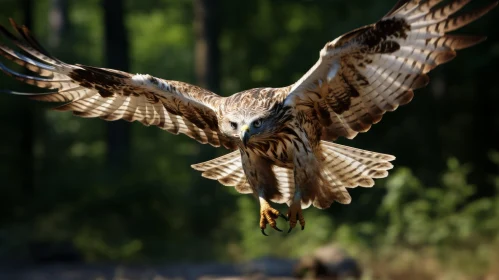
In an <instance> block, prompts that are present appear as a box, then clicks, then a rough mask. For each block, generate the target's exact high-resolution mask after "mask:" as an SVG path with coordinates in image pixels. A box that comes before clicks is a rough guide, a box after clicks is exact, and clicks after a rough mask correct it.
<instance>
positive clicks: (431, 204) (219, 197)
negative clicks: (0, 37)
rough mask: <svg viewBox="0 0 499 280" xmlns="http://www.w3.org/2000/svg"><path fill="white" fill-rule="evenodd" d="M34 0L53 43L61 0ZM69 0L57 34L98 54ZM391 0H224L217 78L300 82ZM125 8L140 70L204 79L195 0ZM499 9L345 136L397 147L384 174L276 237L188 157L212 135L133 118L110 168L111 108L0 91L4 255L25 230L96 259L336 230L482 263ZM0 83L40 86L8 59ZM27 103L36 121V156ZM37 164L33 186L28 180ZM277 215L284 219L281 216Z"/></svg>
mask: <svg viewBox="0 0 499 280" xmlns="http://www.w3.org/2000/svg"><path fill="white" fill-rule="evenodd" d="M4 2H5V3H4ZM4 2H2V9H0V22H1V23H2V24H4V25H7V21H6V18H7V17H14V18H15V19H16V20H17V21H19V22H22V21H23V18H22V14H23V10H22V8H23V7H21V5H20V4H19V3H20V1H15V0H5V1H4ZM35 2H36V3H35V9H34V11H35V14H34V28H33V29H34V31H35V33H36V34H37V35H38V37H39V38H40V41H41V42H42V43H43V44H44V45H47V38H48V35H49V34H50V32H51V31H50V30H49V25H48V24H47V23H48V20H49V17H48V15H49V14H50V9H51V6H50V5H51V1H48V0H43V1H38V0H37V1H35ZM69 2H70V3H71V5H70V9H69V18H70V22H69V26H68V29H69V32H68V33H67V35H66V36H64V38H62V43H61V45H60V46H58V47H50V49H49V50H50V51H51V52H52V53H54V54H55V55H57V56H58V57H60V58H61V59H62V60H63V61H67V62H68V63H82V64H88V65H95V66H104V65H103V61H104V59H103V58H104V55H105V54H104V53H103V49H104V47H103V36H104V34H103V32H104V28H103V26H102V15H103V13H102V10H101V7H100V1H98V0H85V1H83V0H82V1H69ZM393 2H395V1H392V0H385V1H367V0H355V1H291V0H290V1H264V0H258V1H229V0H220V1H219V11H218V12H219V17H218V23H219V24H220V38H219V47H220V50H221V59H220V67H221V69H220V71H221V77H222V78H221V81H220V83H221V94H222V95H229V94H232V93H234V92H237V91H240V90H243V89H247V88H252V87H261V86H274V87H278V86H284V85H289V84H291V83H293V82H294V81H296V80H297V79H298V78H299V77H300V76H301V75H302V74H303V73H305V72H306V71H307V70H308V68H309V67H310V66H312V65H313V63H315V61H316V60H317V58H318V52H319V50H320V49H321V48H322V46H323V45H324V44H325V43H326V42H327V41H328V40H332V39H334V38H335V37H336V36H337V35H340V34H342V33H344V32H347V31H349V30H351V29H353V28H356V27H359V26H361V25H364V24H368V23H370V22H372V21H374V20H376V19H378V18H379V17H380V16H381V15H383V14H384V13H385V12H386V11H387V10H388V9H389V8H390V6H391V5H392V4H393ZM478 2H479V1H478ZM478 4H480V3H478ZM471 5H472V6H473V5H474V3H472V4H471ZM478 6H479V5H478ZM475 7H476V6H475ZM126 12H127V13H126V26H127V30H128V35H129V37H130V47H131V49H130V51H131V53H130V60H131V61H130V62H131V64H130V65H131V72H134V73H135V72H139V73H149V74H153V75H156V76H159V77H164V78H166V79H172V80H182V81H186V82H190V83H195V78H194V52H193V50H194V43H195V38H194V32H193V23H192V22H193V17H194V15H193V14H194V13H193V3H192V1H177V0H141V1H127V9H126ZM498 20H499V18H498V17H494V16H493V15H492V16H488V17H485V18H483V19H481V20H480V21H477V22H476V23H474V24H473V25H472V26H471V27H469V28H467V29H466V31H465V32H464V33H470V34H474V33H477V34H484V33H488V35H489V40H488V41H487V42H486V43H483V44H481V45H479V46H476V47H474V48H471V49H469V50H465V51H462V52H460V53H459V56H458V58H457V59H455V60H454V61H452V62H451V65H452V66H442V67H440V68H438V69H436V70H435V71H433V72H432V73H431V74H430V76H431V77H432V83H431V84H430V86H429V87H428V88H426V89H424V90H419V91H418V93H417V94H416V95H417V96H416V97H415V98H414V101H413V102H412V103H411V105H409V106H406V107H404V108H400V109H399V110H397V112H396V113H390V114H387V115H386V116H385V117H384V118H383V121H382V122H381V124H378V125H376V126H373V128H372V129H371V130H370V131H369V133H367V134H362V135H359V136H358V137H357V138H356V139H355V140H354V141H348V142H347V140H345V139H340V140H339V141H340V142H342V143H344V144H348V145H351V146H354V147H359V148H362V149H369V150H374V151H380V152H385V153H390V154H394V155H396V156H397V161H396V162H395V165H396V169H395V170H393V171H392V172H390V176H389V178H388V179H386V180H377V181H376V186H375V187H374V188H372V189H361V188H359V189H354V190H350V191H351V193H352V197H353V202H352V204H350V205H338V204H334V205H333V206H332V207H331V208H330V209H328V210H317V209H307V210H306V211H304V215H305V218H306V221H307V226H306V229H305V231H300V230H299V229H298V228H297V229H295V230H294V231H293V232H292V233H291V234H286V233H278V232H275V231H273V230H272V229H270V228H268V229H267V232H268V233H269V234H270V237H268V238H264V237H263V236H262V235H261V234H260V232H259V228H258V220H257V219H258V202H257V201H256V200H255V199H253V198H252V197H251V196H249V195H241V194H237V193H236V191H234V190H233V189H230V188H226V187H223V186H220V185H217V186H213V185H212V184H209V183H208V182H207V181H206V180H198V179H196V178H199V173H198V172H196V171H193V170H192V169H190V167H189V165H190V164H192V163H196V162H199V161H203V160H207V158H203V157H202V153H201V152H200V151H201V149H211V148H210V147H206V146H204V147H201V145H199V144H198V143H195V142H194V141H192V140H191V139H189V138H188V137H186V136H173V135H171V134H168V133H166V132H164V131H161V130H159V129H157V128H153V127H144V126H142V125H140V124H137V123H132V124H129V125H130V126H131V128H132V133H131V142H132V147H131V151H130V156H131V158H132V159H133V160H132V164H131V167H130V169H129V170H125V171H120V172H118V173H117V174H118V175H116V173H114V172H111V170H109V168H108V166H107V165H106V158H105V154H106V151H107V145H106V124H105V123H104V122H103V121H101V120H98V119H80V118H76V117H73V116H71V114H61V113H59V112H52V111H49V110H46V108H48V106H47V105H42V104H40V103H37V104H36V105H35V104H34V103H32V102H31V101H28V100H25V99H22V98H16V97H13V96H6V95H3V94H2V95H0V112H1V114H2V115H1V118H0V120H1V121H2V137H0V177H1V178H2V180H1V183H0V213H1V214H0V258H2V257H3V258H9V259H10V258H29V254H30V253H29V246H30V244H32V243H33V242H40V241H43V242H45V241H46V242H54V243H57V242H71V243H72V244H74V246H75V247H76V248H77V249H78V250H79V252H80V253H81V254H82V255H83V257H84V259H85V260H87V261H103V260H113V261H134V262H150V261H159V260H164V259H169V260H207V259H219V260H234V259H236V260H247V259H251V258H255V257H260V256H268V255H274V256H282V257H288V256H291V257H299V256H302V255H304V254H307V253H310V252H311V250H313V249H314V248H316V247H319V246H321V245H323V244H326V243H330V242H337V243H340V244H341V245H342V246H344V247H346V248H347V249H348V250H349V251H350V252H351V253H352V254H354V255H356V256H358V257H359V258H361V259H362V258H363V256H365V255H369V254H368V253H367V252H371V254H372V255H374V256H375V257H379V258H382V257H383V256H386V255H388V256H390V257H393V258H396V256H397V254H398V253H399V252H401V250H406V251H404V252H409V253H407V255H411V256H415V257H418V256H425V254H426V252H428V251H430V252H431V254H433V255H435V256H437V257H438V258H439V259H443V260H445V261H447V262H448V263H449V265H454V266H455V267H463V268H466V269H467V270H468V271H473V269H475V268H472V266H474V267H479V268H482V269H483V268H484V267H486V266H487V265H488V264H489V263H490V262H491V261H492V260H494V258H495V260H497V259H498V258H499V257H498V256H497V254H494V249H495V248H497V247H498V246H497V244H498V243H499V196H498V194H497V191H498V190H499V176H497V174H498V172H497V165H499V153H498V152H490V153H489V150H490V149H491V147H493V146H494V145H496V143H497V142H498V139H497V135H499V133H497V128H498V127H499V126H498V125H497V119H498V111H497V110H495V108H494V107H493V104H498V103H499V100H498V98H499V97H498V95H497V94H496V93H497V92H499V88H498V85H497V84H496V83H491V82H490V81H493V80H494V79H495V78H496V76H497V67H496V65H497V63H499V61H498V60H499V43H498V42H499V40H498V35H499V33H497V32H492V31H491V29H490V28H489V27H490V26H497V24H498V22H497V21H498ZM461 54H462V55H461ZM2 62H4V61H3V60H2ZM8 65H9V66H12V65H11V64H8ZM15 69H19V68H15ZM0 88H9V89H15V90H19V91H30V90H33V88H31V87H23V86H21V85H20V83H18V82H15V81H13V80H12V79H9V78H6V77H5V75H1V76H0ZM27 112H31V113H32V115H31V119H30V120H32V121H33V125H32V127H31V130H29V131H33V133H34V135H33V139H32V140H33V141H32V142H33V143H32V145H33V147H34V158H33V160H32V162H28V163H27V162H26V159H25V158H24V157H23V156H24V153H23V152H24V151H25V149H26V146H25V145H24V144H23V143H25V141H24V140H26V139H25V137H27V136H26V126H27V124H26V123H27V122H26V118H27V117H26V116H27V115H28V114H27ZM484 112H486V114H485V113H484ZM211 151H213V150H211ZM225 152H226V151H222V150H217V152H216V153H218V154H223V153H225ZM457 159H459V161H458V160H457ZM446 160H447V165H445V162H446ZM459 162H466V163H469V164H460V163H459ZM494 163H495V164H494ZM27 164H32V165H33V168H34V178H33V180H34V182H35V184H34V186H35V187H34V189H33V190H27V189H25V188H24V185H23V182H24V181H23V180H24V178H25V176H26V169H27V168H26V167H27ZM402 166H406V167H402ZM207 188H208V189H207ZM279 210H281V211H282V212H284V213H285V212H286V210H287V209H286V207H285V206H281V207H280V208H279ZM278 226H279V227H280V228H281V229H283V230H287V225H286V224H285V223H284V221H283V220H279V222H278ZM494 246H495V247H494ZM401 248H402V249H401ZM387 252H388V253H387ZM469 255H472V256H474V257H473V258H472V260H468V259H469ZM394 256H395V257H394ZM404 256H405V255H404ZM467 256H468V257H467ZM420 258H421V257H420ZM400 259H403V258H402V257H401V258H400Z"/></svg>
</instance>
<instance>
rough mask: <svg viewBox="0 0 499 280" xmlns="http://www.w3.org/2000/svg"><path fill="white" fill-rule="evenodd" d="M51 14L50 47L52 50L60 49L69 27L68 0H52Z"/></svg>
mask: <svg viewBox="0 0 499 280" xmlns="http://www.w3.org/2000/svg"><path fill="white" fill-rule="evenodd" d="M51 4H52V5H51V9H50V13H49V25H50V33H49V45H50V47H51V48H52V49H54V48H59V47H60V46H61V43H62V39H63V38H64V37H65V35H67V31H68V27H69V5H68V0H52V1H51Z"/></svg>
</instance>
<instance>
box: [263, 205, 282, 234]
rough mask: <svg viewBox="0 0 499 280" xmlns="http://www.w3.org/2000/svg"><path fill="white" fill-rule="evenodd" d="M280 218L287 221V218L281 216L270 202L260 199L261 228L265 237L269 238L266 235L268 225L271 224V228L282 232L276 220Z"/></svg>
mask: <svg viewBox="0 0 499 280" xmlns="http://www.w3.org/2000/svg"><path fill="white" fill-rule="evenodd" d="M279 216H281V217H282V218H284V219H286V217H285V216H284V215H283V214H281V213H280V212H279V211H277V210H276V209H274V208H272V207H271V206H270V204H269V202H268V201H267V200H266V199H265V198H263V197H260V228H261V229H262V234H263V235H265V236H267V234H266V233H265V228H266V227H267V224H269V225H270V227H272V228H273V229H275V230H277V231H282V230H280V229H279V228H278V227H277V222H276V219H277V218H278V217H279ZM286 220H287V219H286Z"/></svg>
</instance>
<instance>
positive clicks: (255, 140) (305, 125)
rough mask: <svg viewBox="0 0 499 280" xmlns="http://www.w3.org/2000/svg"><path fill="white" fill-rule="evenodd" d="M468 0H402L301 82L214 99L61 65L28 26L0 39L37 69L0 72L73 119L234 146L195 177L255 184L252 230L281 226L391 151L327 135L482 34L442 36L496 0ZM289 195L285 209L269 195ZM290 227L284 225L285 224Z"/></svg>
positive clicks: (357, 124)
mask: <svg viewBox="0 0 499 280" xmlns="http://www.w3.org/2000/svg"><path fill="white" fill-rule="evenodd" d="M469 1H470V0H451V1H447V2H444V3H441V2H442V0H402V1H399V2H398V3H397V4H396V5H395V7H394V8H393V9H392V10H391V11H390V12H388V14H386V15H385V16H384V17H383V18H381V19H380V20H379V21H378V22H376V23H374V24H371V25H367V26H364V27H361V28H358V29H356V30H353V31H351V32H348V33H346V34H344V35H342V36H340V37H338V38H336V39H335V40H333V41H331V42H328V43H326V45H325V46H324V48H323V49H322V50H321V51H320V55H319V60H318V61H317V63H316V64H315V65H314V66H313V67H312V68H311V69H310V70H309V71H308V72H307V73H306V74H305V75H303V76H302V77H301V78H300V79H299V80H298V81H297V82H295V83H294V84H292V85H290V86H286V87H281V88H270V87H266V88H254V89H249V90H245V91H242V92H238V93H235V94H233V95H232V96H229V97H222V96H219V95H217V94H215V93H213V92H210V91H208V90H205V89H202V88H199V87H197V86H194V85H190V84H187V83H184V82H179V81H171V80H164V79H160V78H156V77H153V76H150V75H140V74H137V75H133V74H130V73H126V72H122V71H118V70H112V69H105V68H97V67H91V66H85V65H80V64H75V65H73V64H67V63H65V62H62V61H60V60H58V59H57V58H55V57H52V56H51V55H50V54H49V53H48V52H47V51H46V50H45V49H44V48H43V47H42V46H40V44H39V43H38V42H37V40H36V39H35V38H34V37H33V35H32V34H31V32H30V31H29V30H28V29H27V28H26V27H24V26H18V25H17V24H16V23H15V22H14V21H12V20H11V23H12V26H13V29H14V30H15V31H16V33H17V35H13V34H12V33H10V32H9V31H8V30H7V29H5V28H4V27H1V29H0V31H1V33H3V35H4V37H5V38H6V39H7V40H9V41H11V42H12V43H13V44H14V45H15V46H16V47H15V49H12V48H9V47H7V46H5V45H3V44H0V54H1V56H3V57H4V58H6V59H8V60H11V61H13V62H15V63H17V64H19V65H21V66H24V67H25V68H27V69H28V70H30V71H31V72H33V73H34V74H37V75H36V76H31V75H25V74H21V73H17V72H15V71H13V70H11V69H9V68H7V67H6V66H5V65H4V64H0V70H1V71H3V72H4V73H5V74H7V75H9V76H11V77H13V78H15V79H17V80H19V81H21V82H25V83H27V84H30V85H34V86H37V87H40V88H44V89H49V90H51V91H48V92H46V93H20V92H14V91H8V92H10V93H13V94H21V95H27V96H29V97H30V98H32V99H35V100H40V101H51V102H63V103H64V104H63V105H61V106H59V107H56V108H55V109H56V110H59V111H72V112H73V113H74V114H75V115H77V116H81V117H100V118H102V119H104V120H108V121H113V120H118V119H124V120H127V121H139V122H141V123H143V124H145V125H148V126H149V125H154V126H157V127H159V128H161V129H164V130H166V131H169V132H171V133H174V134H178V133H183V134H186V135H187V136H189V137H191V138H194V139H195V140H197V141H199V142H201V143H203V144H204V143H208V144H211V145H213V146H215V147H220V146H223V147H225V148H227V149H229V150H233V151H232V152H230V153H228V154H226V155H224V156H222V157H219V158H216V159H213V160H210V161H207V162H203V163H199V164H195V165H193V166H192V167H193V168H194V169H196V170H199V171H202V172H203V173H202V176H204V177H206V178H209V179H214V180H218V181H219V182H220V183H222V184H223V185H227V186H234V187H235V188H236V190H237V191H239V192H240V193H251V194H253V195H254V196H255V197H257V198H258V199H259V202H260V228H261V231H262V233H263V234H266V233H265V231H264V229H265V228H266V226H267V225H269V226H270V227H272V228H274V229H276V230H279V231H280V229H279V228H278V227H277V225H276V220H277V219H278V217H279V216H281V217H283V218H285V219H286V220H288V222H289V231H291V229H293V228H294V227H295V226H296V225H297V223H300V225H301V228H302V229H303V228H304V226H305V219H304V217H303V214H302V209H305V208H307V207H309V206H310V205H313V206H315V207H317V208H327V207H329V206H330V205H331V204H332V203H333V202H334V201H337V202H339V203H344V204H348V203H350V201H351V197H350V195H349V193H348V191H347V189H348V188H354V187H357V186H361V187H372V186H373V185H374V181H373V179H375V178H383V177H386V176H387V175H388V171H387V170H389V169H391V168H392V167H393V165H392V164H391V163H390V161H392V160H394V159H395V157H393V156H391V155H386V154H380V153H375V152H370V151H365V150H360V149H356V148H351V147H346V146H342V145H338V144H336V143H333V141H334V140H336V139H337V138H338V137H340V136H341V137H346V138H348V139H351V138H353V137H355V136H356V135H357V133H359V132H366V131H368V130H369V129H370V127H371V125H372V124H375V123H378V122H379V121H380V120H381V118H382V116H383V114H384V113H385V112H387V111H393V110H395V109H397V107H398V106H400V105H404V104H407V103H408V102H410V101H411V99H412V98H413V96H414V94H413V90H414V89H417V88H420V87H423V86H425V85H426V84H427V83H428V81H429V78H428V76H427V73H428V72H429V71H430V70H432V69H433V68H435V67H436V66H438V65H439V64H442V63H445V62H448V61H450V60H451V59H453V58H454V57H455V56H456V51H457V50H461V49H464V48H467V47H470V46H472V45H475V44H477V43H479V42H481V41H483V40H484V39H485V38H484V37H479V36H462V35H450V34H448V32H450V31H453V30H455V29H458V28H460V27H462V26H464V25H467V24H469V23H471V22H472V21H474V20H476V19H478V18H479V17H481V16H482V15H484V14H485V13H487V12H488V11H490V10H491V9H492V8H494V7H495V6H496V5H497V2H494V3H491V4H489V5H487V6H485V7H483V8H481V9H478V10H475V11H472V12H467V13H464V14H461V15H454V14H455V13H456V12H457V11H459V10H460V9H461V8H462V7H463V6H465V5H466V4H467V3H468V2H469ZM270 202H274V203H286V204H287V205H288V210H287V213H286V215H283V214H282V213H280V212H279V211H278V210H276V209H275V208H273V207H272V206H271V205H270ZM289 231H288V232H289Z"/></svg>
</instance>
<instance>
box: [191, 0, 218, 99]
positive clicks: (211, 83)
mask: <svg viewBox="0 0 499 280" xmlns="http://www.w3.org/2000/svg"><path fill="white" fill-rule="evenodd" d="M217 2H218V1H217V0H195V1H194V16H195V19H194V32H195V36H196V81H197V84H198V85H199V86H201V87H204V88H207V89H209V90H211V91H213V92H218V91H219V87H220V72H219V60H220V50H219V48H218V37H219V26H218V21H217V14H216V11H217V4H218V3H217Z"/></svg>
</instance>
